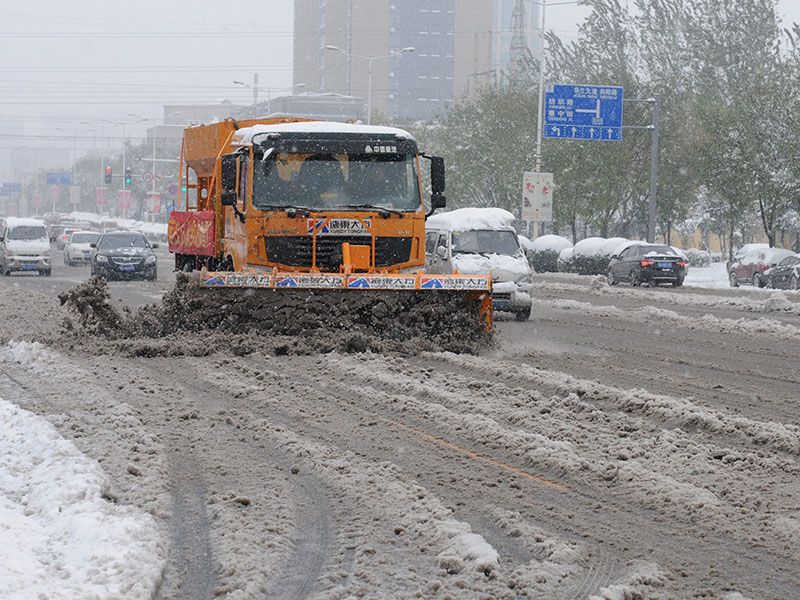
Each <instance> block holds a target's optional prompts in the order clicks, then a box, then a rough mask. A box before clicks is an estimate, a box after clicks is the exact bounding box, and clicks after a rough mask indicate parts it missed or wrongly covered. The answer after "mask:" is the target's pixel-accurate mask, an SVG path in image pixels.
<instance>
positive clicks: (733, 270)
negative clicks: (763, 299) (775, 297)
mask: <svg viewBox="0 0 800 600" xmlns="http://www.w3.org/2000/svg"><path fill="white" fill-rule="evenodd" d="M789 256H795V254H794V252H792V251H791V250H784V249H782V248H751V249H749V250H748V251H746V252H744V253H737V254H736V255H734V262H733V263H731V264H730V266H729V267H728V281H729V282H730V285H731V287H739V286H740V285H742V284H744V285H753V286H755V287H764V286H765V285H767V278H766V276H765V274H764V272H765V271H766V270H767V269H771V268H772V267H775V266H777V265H778V263H780V262H781V261H782V260H783V259H784V258H788V257H789Z"/></svg>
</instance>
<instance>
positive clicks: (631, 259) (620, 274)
mask: <svg viewBox="0 0 800 600" xmlns="http://www.w3.org/2000/svg"><path fill="white" fill-rule="evenodd" d="M607 277H608V283H609V285H617V284H618V283H619V282H620V281H627V282H628V283H630V284H631V285H643V284H648V285H651V286H653V285H660V284H664V283H669V284H672V285H673V286H675V287H680V286H682V285H683V280H684V278H685V277H686V260H685V259H684V258H683V257H682V256H681V255H679V254H678V252H677V251H676V250H675V249H674V248H671V247H670V246H659V245H656V244H646V243H641V244H632V245H630V246H628V247H627V248H625V249H624V250H622V251H621V252H619V254H615V255H614V256H612V257H611V262H610V263H609V265H608V275H607Z"/></svg>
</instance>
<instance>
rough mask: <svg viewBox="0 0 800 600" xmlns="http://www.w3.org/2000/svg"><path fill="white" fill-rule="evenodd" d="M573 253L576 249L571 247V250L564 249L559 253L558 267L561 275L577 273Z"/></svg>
mask: <svg viewBox="0 0 800 600" xmlns="http://www.w3.org/2000/svg"><path fill="white" fill-rule="evenodd" d="M573 252H574V249H573V248H572V247H570V248H564V249H563V250H562V251H561V252H559V253H558V262H557V267H558V272H559V273H574V272H575V263H574V256H573Z"/></svg>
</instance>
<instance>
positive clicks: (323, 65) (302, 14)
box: [294, 0, 539, 119]
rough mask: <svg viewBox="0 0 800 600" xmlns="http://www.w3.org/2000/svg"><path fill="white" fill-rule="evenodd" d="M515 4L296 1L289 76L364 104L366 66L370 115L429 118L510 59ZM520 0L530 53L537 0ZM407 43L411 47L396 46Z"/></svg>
mask: <svg viewBox="0 0 800 600" xmlns="http://www.w3.org/2000/svg"><path fill="white" fill-rule="evenodd" d="M514 4H515V0H457V1H456V0H403V1H402V2H400V1H399V0H295V14H294V83H295V85H297V84H301V83H302V84H305V86H306V87H305V88H304V89H306V90H309V91H319V92H324V93H330V92H333V93H338V94H346V95H348V96H358V97H361V98H364V99H365V101H366V102H367V103H369V98H368V97H369V87H370V85H369V80H370V70H371V71H372V77H371V79H372V86H371V87H372V102H371V104H372V113H373V116H386V117H389V118H390V119H430V118H433V117H435V116H436V115H439V114H444V113H445V112H446V111H447V110H448V108H449V107H450V105H451V104H452V103H453V101H454V99H457V98H460V97H462V96H464V95H465V94H470V93H472V92H474V91H475V90H476V89H478V87H480V86H481V85H487V84H491V83H493V82H496V81H498V80H499V77H500V74H501V72H502V71H503V69H505V68H506V66H507V65H508V61H509V59H510V49H511V42H512V37H513V32H512V30H511V21H512V18H511V17H512V13H513V9H514ZM525 4H526V10H527V17H528V18H527V24H526V27H525V33H526V35H527V37H528V39H529V43H530V47H531V50H532V51H533V52H534V54H536V52H537V51H538V46H537V44H538V39H539V36H538V32H537V31H536V29H535V27H534V25H535V23H536V18H537V17H536V15H537V12H538V11H537V9H536V6H537V5H535V4H533V3H531V2H526V3H525ZM331 47H333V48H334V49H331ZM408 48H413V49H414V50H413V52H412V51H405V52H403V50H404V49H408ZM370 66H371V67H372V68H371V69H370Z"/></svg>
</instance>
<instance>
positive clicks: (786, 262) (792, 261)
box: [781, 256, 800, 267]
mask: <svg viewBox="0 0 800 600" xmlns="http://www.w3.org/2000/svg"><path fill="white" fill-rule="evenodd" d="M798 263H800V257H798V256H790V257H788V258H784V259H783V261H782V262H781V266H782V267H791V266H793V265H796V264H798Z"/></svg>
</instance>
